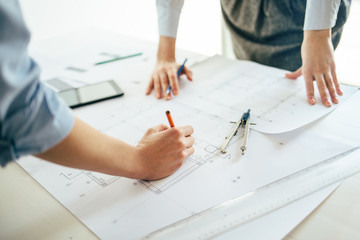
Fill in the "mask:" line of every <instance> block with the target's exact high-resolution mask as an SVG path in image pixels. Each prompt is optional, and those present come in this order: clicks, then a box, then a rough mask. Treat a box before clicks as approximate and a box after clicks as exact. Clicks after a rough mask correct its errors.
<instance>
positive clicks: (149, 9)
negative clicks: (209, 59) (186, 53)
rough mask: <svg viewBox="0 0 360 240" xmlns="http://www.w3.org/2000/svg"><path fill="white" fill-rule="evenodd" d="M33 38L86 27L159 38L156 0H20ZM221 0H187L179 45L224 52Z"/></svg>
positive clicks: (36, 38)
mask: <svg viewBox="0 0 360 240" xmlns="http://www.w3.org/2000/svg"><path fill="white" fill-rule="evenodd" d="M20 3H21V6H22V10H23V14H24V16H25V20H26V22H27V24H28V27H29V28H30V30H31V32H32V41H37V40H42V39H46V38H49V37H52V36H56V35H59V34H64V33H67V32H74V31H77V30H79V29H82V28H91V27H96V28H101V29H105V30H109V31H112V32H116V33H120V34H125V35H129V36H133V37H136V38H140V39H145V40H148V41H153V42H157V40H158V25H157V14H156V1H155V0H20ZM220 20H221V12H220V1H218V0H191V1H190V0H187V1H185V4H184V8H183V11H182V14H181V19H180V24H179V31H178V38H177V46H178V47H180V48H183V49H187V50H192V51H196V52H199V53H202V54H206V55H213V54H216V53H221V21H220Z"/></svg>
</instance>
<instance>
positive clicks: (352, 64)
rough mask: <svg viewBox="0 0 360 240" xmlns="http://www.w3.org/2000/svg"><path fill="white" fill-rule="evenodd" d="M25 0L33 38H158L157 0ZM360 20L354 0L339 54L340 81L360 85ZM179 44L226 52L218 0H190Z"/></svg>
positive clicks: (359, 3)
mask: <svg viewBox="0 0 360 240" xmlns="http://www.w3.org/2000/svg"><path fill="white" fill-rule="evenodd" d="M20 3H21V6H22V9H23V13H24V16H25V20H26V21H27V24H28V26H29V28H30V30H31V31H32V34H33V35H32V36H33V38H32V40H33V41H37V40H42V39H46V38H49V37H52V36H56V35H59V34H64V33H67V32H74V31H76V30H79V29H82V28H91V27H96V28H101V29H106V30H109V31H112V32H116V33H120V34H125V35H129V36H133V37H136V38H140V39H144V40H148V41H153V42H157V40H158V27H157V15H156V7H155V4H156V1H155V0H20ZM359 23H360V0H353V2H352V7H351V11H350V18H349V20H348V22H347V23H346V25H345V29H344V33H343V37H342V39H341V42H340V45H339V47H338V49H337V50H336V52H335V57H336V64H337V72H338V75H339V79H340V80H341V81H342V82H346V83H350V84H358V85H359V86H360V79H359V77H358V76H359V74H358V71H357V69H358V68H359V64H360V61H359V60H358V56H359V54H360V34H359ZM177 46H178V47H179V48H183V49H186V50H191V51H195V52H198V53H202V54H205V55H209V56H210V55H213V54H220V53H221V52H222V50H221V11H220V1H219V0H185V4H184V8H183V11H182V14H181V18H180V26H179V31H178V38H177ZM226 50H228V48H227V49H226ZM226 53H227V55H228V51H226Z"/></svg>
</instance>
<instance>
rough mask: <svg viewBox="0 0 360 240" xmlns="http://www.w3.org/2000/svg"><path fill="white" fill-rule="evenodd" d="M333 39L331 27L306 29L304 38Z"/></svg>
mask: <svg viewBox="0 0 360 240" xmlns="http://www.w3.org/2000/svg"><path fill="white" fill-rule="evenodd" d="M312 39H331V29H330V28H329V29H321V30H307V31H304V40H312Z"/></svg>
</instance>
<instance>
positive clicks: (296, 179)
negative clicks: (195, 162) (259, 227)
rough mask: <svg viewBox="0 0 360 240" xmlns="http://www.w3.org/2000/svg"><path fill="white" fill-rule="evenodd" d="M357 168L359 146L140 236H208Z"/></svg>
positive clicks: (308, 193)
mask: <svg viewBox="0 0 360 240" xmlns="http://www.w3.org/2000/svg"><path fill="white" fill-rule="evenodd" d="M358 172H360V147H356V148H353V149H351V150H348V151H346V152H344V153H341V154H339V155H336V156H334V157H331V158H329V159H327V160H324V161H322V162H320V163H318V164H315V165H313V166H310V167H308V168H305V169H303V170H301V171H298V172H296V173H294V174H291V175H289V176H287V177H284V178H282V179H279V180H277V181H275V182H272V183H270V184H267V185H265V186H263V187H260V188H258V189H256V190H254V191H252V192H249V193H246V194H244V195H242V196H240V197H237V198H234V199H232V200H229V201H227V202H224V203H222V204H220V205H218V206H215V207H213V208H210V209H207V210H205V211H203V212H200V213H198V214H195V215H193V216H191V217H188V218H185V219H183V220H181V221H179V222H176V223H174V224H171V225H169V226H167V227H164V228H161V229H159V230H157V231H155V232H152V233H150V234H149V235H147V236H144V237H143V238H141V239H172V240H174V239H189V240H190V239H196V240H202V239H209V238H212V237H215V236H218V235H221V234H222V233H224V232H226V231H228V230H231V229H233V228H235V227H239V226H241V225H243V224H246V223H248V222H251V221H252V220H255V219H257V218H259V217H261V216H264V215H266V214H269V213H271V212H273V211H275V210H277V209H280V208H281V207H284V206H286V205H288V204H291V203H293V202H295V201H297V200H299V199H301V198H303V197H306V196H308V195H310V194H312V193H314V192H317V191H319V190H320V189H323V188H326V187H328V186H330V185H332V184H334V183H337V182H340V181H341V180H343V179H345V178H348V177H350V176H352V175H354V174H356V173H358Z"/></svg>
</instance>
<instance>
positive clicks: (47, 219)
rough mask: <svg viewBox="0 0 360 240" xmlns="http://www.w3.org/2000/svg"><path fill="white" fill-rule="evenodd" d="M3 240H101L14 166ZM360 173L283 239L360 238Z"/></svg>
mask: <svg viewBox="0 0 360 240" xmlns="http://www.w3.org/2000/svg"><path fill="white" fill-rule="evenodd" d="M0 182H1V187H0V239H98V238H97V237H96V235H94V234H93V233H92V232H91V231H90V230H89V229H88V228H87V227H86V226H85V225H83V224H82V223H81V222H80V221H79V220H78V219H77V218H76V217H75V216H74V215H72V214H71V213H70V212H69V211H68V210H67V209H65V208H64V207H63V206H62V205H61V204H60V203H59V202H58V201H57V200H56V199H55V198H54V197H53V196H52V195H50V194H49V193H48V192H47V191H46V190H45V189H44V188H43V187H42V186H41V185H40V184H39V183H37V182H36V181H35V180H34V179H33V178H32V177H31V176H30V175H29V174H28V173H26V172H25V171H24V170H23V169H22V168H21V167H19V166H18V165H17V164H16V163H10V164H8V165H7V166H6V168H0ZM359 202H360V174H357V175H355V176H353V177H351V178H349V179H347V180H345V181H344V182H343V183H342V184H341V185H340V186H339V187H338V188H337V189H336V190H335V191H334V192H333V193H332V194H331V195H330V196H329V197H328V198H327V199H326V200H325V201H324V202H323V203H322V204H321V205H320V206H319V207H318V208H317V209H315V210H314V211H313V212H312V213H311V214H310V215H309V216H308V217H307V218H306V219H305V220H304V221H303V222H302V223H301V224H299V226H298V227H296V228H295V229H294V230H293V231H292V232H290V233H289V234H288V235H287V236H286V238H285V239H289V240H297V239H298V240H300V239H360V230H359V229H360V221H358V216H360V205H359V204H358V203H359Z"/></svg>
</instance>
